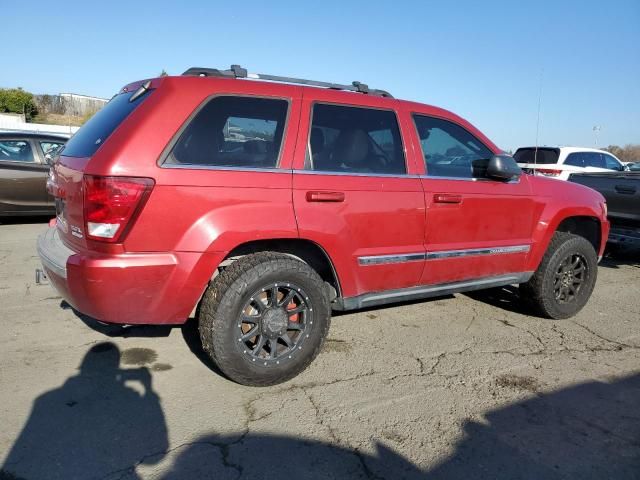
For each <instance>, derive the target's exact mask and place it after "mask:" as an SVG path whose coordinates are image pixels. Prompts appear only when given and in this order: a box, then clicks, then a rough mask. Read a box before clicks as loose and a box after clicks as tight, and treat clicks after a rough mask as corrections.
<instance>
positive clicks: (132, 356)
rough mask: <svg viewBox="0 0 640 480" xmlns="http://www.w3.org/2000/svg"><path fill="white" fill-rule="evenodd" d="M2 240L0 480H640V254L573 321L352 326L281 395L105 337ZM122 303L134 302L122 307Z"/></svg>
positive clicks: (115, 331)
mask: <svg viewBox="0 0 640 480" xmlns="http://www.w3.org/2000/svg"><path fill="white" fill-rule="evenodd" d="M42 222H43V221H42V220H38V221H31V222H29V223H22V220H20V219H18V220H16V221H12V222H9V223H8V224H1V225H0V322H1V325H2V333H1V334H0V365H1V367H0V425H2V428H0V465H1V469H2V471H1V473H0V479H2V480H7V479H25V480H35V479H76V478H94V479H103V480H115V479H135V478H145V479H147V478H148V479H173V478H185V479H191V478H193V479H196V478H197V479H200V478H215V479H236V478H252V479H260V478H269V479H277V478H288V479H298V478H314V479H315V478H318V479H320V478H322V479H345V478H349V479H351V478H363V479H396V478H427V479H432V478H433V479H436V478H445V479H446V478H452V479H453V478H455V479H474V478H478V479H479V478H493V479H503V478H504V479H507V478H508V479H514V478H522V479H542V478H544V479H561V478H575V479H587V478H594V479H596V478H597V479H601V478H615V479H626V478H640V253H638V252H623V253H621V254H617V255H616V256H613V257H612V256H608V257H606V258H605V259H604V260H603V262H602V263H601V265H600V267H599V271H598V282H597V285H596V289H595V291H594V293H593V296H592V298H591V300H590V302H589V303H588V305H587V307H586V308H585V309H584V310H583V311H582V312H581V313H580V314H579V315H578V316H576V317H575V318H572V319H569V320H562V321H550V320H545V319H541V318H537V317H535V316H532V315H531V312H530V311H528V310H527V309H526V308H525V307H523V306H522V304H521V302H520V301H519V299H518V294H517V289H515V288H501V289H494V290H490V291H484V292H476V293H473V294H469V295H465V294H458V295H455V296H448V297H443V298H438V299H433V300H429V301H424V302H414V303H409V304H402V305H397V306H390V307H386V308H379V309H370V310H365V311H359V312H356V313H349V314H341V315H335V316H334V318H333V321H332V326H331V330H330V332H329V338H328V340H327V342H326V345H325V348H324V350H323V352H322V353H321V354H320V355H319V357H318V358H317V359H316V360H315V362H314V363H313V364H312V365H311V366H310V367H309V368H308V369H307V370H306V371H305V372H303V373H302V374H301V375H300V376H298V377H297V378H295V379H293V380H292V381H290V382H287V383H285V384H283V385H278V386H275V387H268V388H249V387H244V386H240V385H236V384H234V383H232V382H230V381H229V380H226V379H225V378H224V377H222V376H221V375H220V374H219V373H217V372H216V371H215V368H214V367H213V366H212V365H211V364H210V363H209V362H208V361H207V359H206V357H205V356H204V355H203V353H202V351H201V349H200V345H199V343H198V337H197V333H196V329H195V326H194V322H193V321H192V322H190V323H188V324H187V325H186V326H184V327H174V328H170V327H133V328H129V329H125V330H123V329H121V328H118V327H113V326H104V325H101V324H99V323H97V322H95V321H93V320H92V319H89V318H86V317H84V316H82V315H80V314H77V313H76V312H74V311H73V309H71V308H70V307H69V306H68V305H67V304H66V303H65V302H64V301H62V299H61V298H60V297H59V295H58V294H57V293H56V292H55V291H54V290H53V289H52V287H50V286H47V285H44V286H38V285H36V284H35V278H34V270H35V268H36V267H38V266H39V261H38V257H37V254H36V252H35V241H36V236H37V235H38V233H40V232H41V231H43V230H44V228H46V225H45V224H44V223H42ZM113 301H118V299H117V298H114V299H113Z"/></svg>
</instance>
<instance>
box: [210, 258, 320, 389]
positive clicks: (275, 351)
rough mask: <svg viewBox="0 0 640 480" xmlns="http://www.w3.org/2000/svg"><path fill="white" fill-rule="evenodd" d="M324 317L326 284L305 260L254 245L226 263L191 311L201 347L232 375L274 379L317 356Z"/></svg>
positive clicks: (251, 381) (241, 379) (252, 380)
mask: <svg viewBox="0 0 640 480" xmlns="http://www.w3.org/2000/svg"><path fill="white" fill-rule="evenodd" d="M330 322H331V308H330V302H329V297H328V294H327V290H326V288H325V284H324V282H323V280H322V279H321V278H320V276H319V275H318V274H317V273H316V272H315V271H314V270H313V269H312V268H311V267H309V266H308V265H307V264H305V263H303V262H302V261H299V260H297V259H295V258H293V257H290V256H288V255H284V254H280V253H274V252H261V253H256V254H252V255H247V256H245V257H242V258H241V259H239V260H237V261H235V262H234V263H232V264H231V265H230V266H229V267H227V268H226V269H225V270H224V271H223V272H222V273H221V274H220V275H218V276H217V277H216V278H215V280H214V281H212V282H211V283H210V285H209V287H208V288H207V290H206V292H205V294H204V296H203V298H202V301H201V304H200V313H199V317H198V324H199V332H200V338H201V340H202V345H203V347H204V350H205V351H206V353H207V354H208V355H209V356H210V357H211V359H212V360H213V361H214V362H215V364H216V365H217V366H218V368H220V370H221V371H222V372H223V373H224V374H225V375H226V376H227V377H229V378H230V379H231V380H233V381H235V382H237V383H240V384H243V385H252V386H267V385H275V384H278V383H281V382H284V381H286V380H289V379H291V378H293V377H295V376H296V375H298V374H299V373H300V372H302V371H303V370H304V369H305V368H306V367H307V366H308V365H309V364H310V363H311V362H312V361H313V359H314V358H315V357H316V356H317V355H318V353H319V351H320V349H321V348H322V345H323V342H324V339H325V337H326V336H327V332H328V330H329V325H330Z"/></svg>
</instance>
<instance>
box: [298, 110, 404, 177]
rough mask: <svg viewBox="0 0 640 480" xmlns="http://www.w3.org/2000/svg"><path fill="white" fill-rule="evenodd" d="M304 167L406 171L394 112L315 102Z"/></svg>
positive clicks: (349, 170) (389, 172)
mask: <svg viewBox="0 0 640 480" xmlns="http://www.w3.org/2000/svg"><path fill="white" fill-rule="evenodd" d="M306 168H307V169H309V170H317V171H322V172H337V173H371V174H380V173H384V174H403V173H406V172H407V168H406V165H405V161H404V154H403V150H402V141H401V139H400V130H399V128H398V121H397V119H396V114H395V113H394V112H392V111H388V110H374V109H371V108H360V107H349V106H339V105H325V104H317V105H315V106H314V107H313V119H312V124H311V134H310V136H309V144H308V149H307V159H306Z"/></svg>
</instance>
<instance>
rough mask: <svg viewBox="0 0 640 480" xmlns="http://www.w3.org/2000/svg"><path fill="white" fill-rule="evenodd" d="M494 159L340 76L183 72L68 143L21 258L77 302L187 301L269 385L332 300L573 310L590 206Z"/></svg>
mask: <svg viewBox="0 0 640 480" xmlns="http://www.w3.org/2000/svg"><path fill="white" fill-rule="evenodd" d="M261 79H267V80H269V81H260V80H261ZM500 152H501V151H500V150H499V149H498V148H497V147H496V146H495V145H494V144H493V143H492V142H491V141H490V140H489V139H488V138H487V137H485V136H484V135H483V134H482V133H481V132H479V131H478V130H477V129H476V128H474V127H473V126H472V125H471V124H469V123H468V122H466V121H465V120H463V119H462V118H460V117H458V116H457V115H455V114H453V113H451V112H448V111H446V110H443V109H440V108H437V107H432V106H428V105H423V104H420V103H414V102H408V101H403V100H396V99H394V98H393V97H391V95H390V94H389V93H387V92H385V91H382V90H374V89H370V88H369V87H368V86H366V85H364V84H361V83H358V82H354V83H353V84H352V85H336V84H329V83H324V82H315V81H310V80H300V79H293V78H287V77H276V76H272V75H268V76H263V75H259V74H251V75H249V74H247V71H246V70H244V69H242V68H240V67H238V66H233V67H232V69H230V70H216V69H206V68H205V69H202V68H193V69H189V70H188V71H187V72H185V74H184V75H183V76H179V77H162V78H154V79H151V80H145V81H141V82H135V83H132V84H130V85H127V86H126V87H124V88H123V89H122V91H121V92H120V93H119V94H117V95H116V96H114V98H113V99H112V100H111V101H110V102H109V103H108V104H107V105H106V106H105V107H104V108H103V109H102V110H100V111H99V112H98V113H97V114H96V115H95V116H94V117H93V118H92V119H91V120H89V122H87V124H86V125H85V126H83V127H82V128H81V129H80V130H79V131H78V132H77V133H76V135H75V136H74V137H73V138H72V139H71V140H70V141H69V143H68V144H67V146H66V147H65V149H64V151H63V152H62V155H61V156H60V157H59V160H58V161H56V163H55V166H54V168H53V174H52V178H51V180H50V184H49V189H50V191H51V192H52V193H53V194H54V195H55V197H56V199H57V200H58V208H59V210H58V215H57V224H56V225H55V226H54V227H52V228H49V229H48V231H47V232H45V233H43V234H42V235H41V236H40V237H39V239H38V252H39V255H40V259H41V261H42V265H43V267H44V269H45V271H46V273H47V274H48V277H49V278H50V280H51V283H52V284H53V286H54V287H55V288H56V289H57V290H58V291H59V292H60V294H61V295H62V296H63V297H64V298H65V299H66V300H67V302H69V303H70V304H71V305H72V306H74V307H75V308H76V309H77V310H79V311H80V312H83V313H85V314H87V315H89V316H91V317H94V318H96V319H99V320H101V321H103V322H111V323H120V324H181V323H184V322H185V321H186V320H187V318H188V317H189V316H190V313H191V312H194V311H195V312H197V318H198V323H199V330H200V336H201V339H202V343H203V346H204V349H205V350H206V352H207V353H208V354H209V355H210V357H211V358H212V360H213V361H214V362H215V363H216V364H217V365H218V367H219V368H220V370H222V371H223V372H224V373H225V374H226V375H227V376H228V377H229V378H231V379H233V380H234V381H236V382H239V383H242V384H247V385H271V384H276V383H279V382H282V381H285V380H287V379H290V378H292V377H293V376H295V375H297V374H298V373H299V372H301V371H302V370H303V369H304V368H305V367H306V366H307V365H309V363H310V362H311V361H312V360H313V358H315V356H316V355H317V354H318V352H319V351H320V349H321V347H322V344H323V341H324V338H325V336H326V335H327V331H328V329H329V323H330V318H331V311H332V309H335V310H353V309H358V308H363V307H372V306H377V305H383V304H388V303H395V302H400V301H405V300H415V299H421V298H427V297H430V296H436V295H444V294H451V293H455V292H463V291H468V290H476V289H481V288H489V287H498V286H503V285H510V284H519V285H520V286H521V289H522V296H523V298H525V299H527V301H529V302H530V303H531V304H532V305H533V306H535V307H536V308H538V309H539V311H540V312H541V313H542V314H543V315H545V316H547V317H551V318H566V317H570V316H572V315H574V314H575V313H576V312H578V311H579V310H580V309H581V308H582V307H583V306H584V305H585V303H586V302H587V300H588V298H589V296H590V295H591V292H592V290H593V288H594V285H595V281H596V274H597V262H598V256H599V255H601V254H602V251H603V249H604V244H605V242H606V238H607V235H608V233H609V223H608V222H607V219H606V216H605V209H606V207H605V203H604V198H603V197H602V195H600V194H599V193H597V192H595V191H594V190H591V189H589V188H586V187H583V186H580V185H575V184H572V183H568V182H566V183H565V184H562V185H558V182H554V181H552V180H548V179H546V178H540V177H533V176H528V175H521V170H520V169H519V168H518V166H517V165H516V163H515V161H514V160H513V158H512V157H509V156H505V155H501V154H500ZM196 307H197V308H196ZM376 348H378V349H380V348H384V341H382V342H381V343H380V345H378V346H377V347H376Z"/></svg>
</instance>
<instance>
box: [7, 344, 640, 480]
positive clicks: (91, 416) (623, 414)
mask: <svg viewBox="0 0 640 480" xmlns="http://www.w3.org/2000/svg"><path fill="white" fill-rule="evenodd" d="M79 370H80V371H79V373H78V374H77V375H74V376H72V377H70V378H69V379H68V380H67V381H66V382H65V383H64V384H63V385H62V386H61V387H59V388H56V389H54V390H51V391H49V392H47V393H44V394H43V395H41V396H40V397H38V398H37V399H36V400H35V401H34V404H33V408H32V410H31V414H30V416H29V418H28V419H27V421H26V424H25V426H24V428H23V430H22V432H21V433H20V434H19V436H18V438H17V439H16V441H15V443H14V445H13V447H12V448H11V450H10V452H9V454H8V457H7V459H6V461H5V464H4V465H3V467H2V470H1V471H0V479H2V480H9V479H11V480H15V479H27V480H33V479H39V478H59V479H72V478H74V479H75V478H104V479H115V478H123V479H126V478H128V479H135V478H140V475H141V474H140V472H139V470H147V469H148V468H151V469H152V470H153V469H154V468H156V469H160V465H159V463H160V462H161V461H163V460H164V462H163V464H162V468H161V470H162V471H154V473H153V478H162V479H167V480H168V479H195V478H215V479H226V478H229V479H235V478H294V479H315V478H317V479H320V478H323V479H345V478H349V479H350V478H377V479H403V478H404V479H418V478H420V479H465V480H466V479H486V478H491V479H531V480H534V479H535V480H538V479H552V480H555V479H567V478H569V479H580V480H583V479H601V478H616V479H638V478H640V375H633V376H629V377H626V378H621V379H617V380H615V381H612V382H611V383H601V382H590V383H585V384H581V385H576V386H572V387H568V388H564V389H562V390H558V391H556V392H551V393H537V394H536V395H535V396H533V397H532V398H528V399H525V400H522V401H520V402H517V403H514V404H510V405H507V406H505V407H502V408H498V409H495V410H492V411H489V412H488V413H486V414H485V419H486V421H483V422H482V423H478V422H473V421H467V422H466V423H465V424H464V425H463V427H462V430H463V432H462V436H461V438H460V440H459V441H458V443H457V444H456V445H454V451H453V453H452V454H451V456H449V457H447V458H444V459H443V460H442V461H441V462H440V463H439V464H437V465H435V466H432V467H431V469H430V470H425V469H423V468H420V467H419V466H417V465H415V464H414V463H412V462H411V461H410V460H408V459H407V458H406V457H404V456H403V455H402V454H400V453H398V451H403V450H405V449H406V450H407V451H411V452H412V453H413V454H414V455H418V456H420V451H419V450H420V445H419V443H417V442H416V443H413V444H404V445H398V446H396V447H394V448H393V449H392V448H389V447H387V446H385V445H384V444H382V443H381V442H380V441H378V440H377V439H376V438H375V437H372V441H373V442H374V445H375V453H373V454H365V453H362V452H358V451H356V450H352V449H350V448H343V447H339V446H336V445H333V444H330V443H324V442H318V441H314V440H306V439H304V438H299V437H290V436H279V435H264V434H257V433H253V432H249V433H246V434H244V435H241V436H238V435H236V436H223V435H218V434H216V433H215V432H212V433H211V434H208V435H204V436H201V437H199V438H195V439H194V440H193V441H188V442H187V443H185V444H183V445H181V446H174V447H173V448H172V449H170V448H169V444H168V443H169V442H168V438H167V427H166V423H165V418H164V413H163V411H162V407H161V403H160V398H159V397H158V395H157V394H156V393H155V392H154V391H153V388H152V377H151V373H150V372H149V370H147V369H146V368H135V369H122V368H120V352H119V350H118V348H117V347H116V346H115V345H114V344H112V343H102V344H99V345H96V346H94V347H93V348H91V350H89V352H88V353H87V354H86V355H85V357H84V359H83V361H82V363H81V365H80V369H79ZM425 401H428V398H425ZM209 406H210V408H211V409H213V410H215V408H216V400H215V398H214V399H211V402H210V404H209ZM302 413H304V412H302ZM209 414H210V413H209V412H202V418H207V415H209ZM314 415H315V413H314V412H308V418H309V421H312V422H315V421H317V420H315V419H313V420H312V418H314ZM303 416H304V415H303ZM179 421H180V419H174V422H179ZM425 425H426V424H425ZM205 428H206V427H205ZM407 428H409V429H415V430H417V429H420V428H424V427H421V425H419V424H416V423H414V424H411V425H407ZM412 433H413V432H408V434H409V435H408V436H410V437H412V438H415V435H413V434H412ZM424 433H426V434H427V435H430V434H431V433H430V432H422V434H424ZM422 434H421V435H420V436H422ZM433 435H437V433H436V432H433ZM435 440H436V441H437V439H435ZM154 466H156V467H154Z"/></svg>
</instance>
